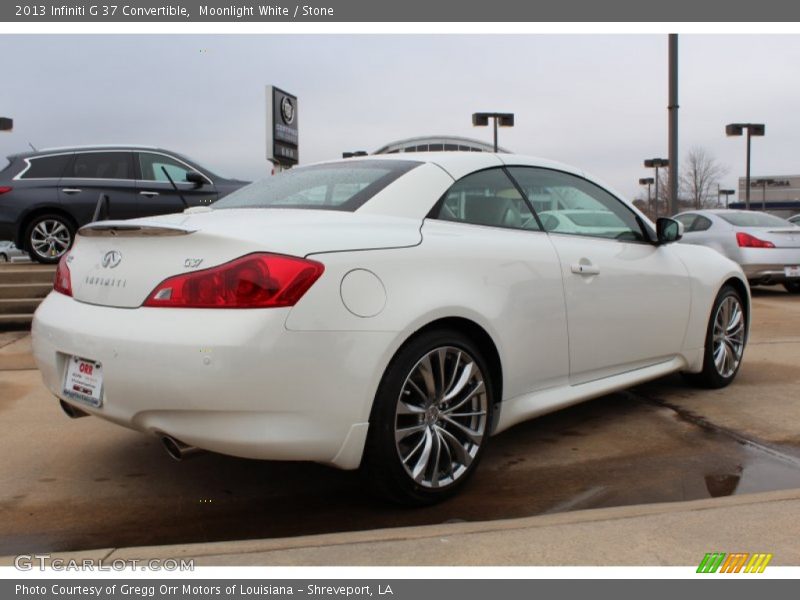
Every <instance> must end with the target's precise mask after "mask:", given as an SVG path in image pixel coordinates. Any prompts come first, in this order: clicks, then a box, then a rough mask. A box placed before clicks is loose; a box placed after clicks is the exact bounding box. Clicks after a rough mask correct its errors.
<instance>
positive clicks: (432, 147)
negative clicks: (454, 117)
mask: <svg viewBox="0 0 800 600" xmlns="http://www.w3.org/2000/svg"><path fill="white" fill-rule="evenodd" d="M497 150H498V152H503V153H505V154H508V153H509V151H508V150H506V149H505V148H498V149H497ZM459 151H460V152H494V146H493V145H492V144H490V143H486V142H482V141H480V140H473V139H471V138H465V137H459V136H454V135H428V136H421V137H413V138H408V139H405V140H398V141H396V142H392V143H390V144H386V145H385V146H383V147H382V148H380V149H378V150H376V151H375V152H374V153H373V154H398V153H403V152H459Z"/></svg>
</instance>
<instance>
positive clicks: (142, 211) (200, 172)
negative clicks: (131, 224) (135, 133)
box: [0, 146, 247, 263]
mask: <svg viewBox="0 0 800 600" xmlns="http://www.w3.org/2000/svg"><path fill="white" fill-rule="evenodd" d="M8 160H9V164H8V166H6V167H5V168H4V169H3V170H2V171H0V239H9V240H13V241H14V243H15V244H16V246H17V247H18V248H20V249H23V250H25V251H27V252H28V253H29V254H30V256H31V258H32V259H33V260H35V261H38V262H41V263H55V262H58V260H59V259H60V258H61V256H63V255H64V254H65V253H66V252H67V250H69V248H70V247H71V246H72V242H73V240H74V239H75V231H76V230H77V229H78V227H80V226H81V225H85V224H86V223H88V222H89V221H91V220H92V217H93V216H94V213H95V208H96V207H97V203H98V199H99V197H100V196H101V195H102V194H105V195H106V196H107V197H108V202H107V203H106V205H105V209H106V210H105V211H104V216H105V217H107V218H109V219H131V218H134V217H146V216H153V215H161V214H168V213H175V212H181V211H183V210H184V208H185V207H186V205H188V206H200V205H204V204H211V203H212V202H215V201H216V200H218V199H219V198H221V197H223V196H225V195H226V194H229V193H231V192H232V191H234V190H237V189H239V188H240V187H242V186H244V185H246V184H247V182H246V181H239V180H235V179H226V178H224V177H220V176H219V175H216V174H215V173H213V172H211V171H209V170H208V169H206V168H204V167H201V166H200V165H198V164H197V163H196V162H195V161H193V160H191V159H188V158H186V157H185V156H182V155H180V154H178V153H176V152H171V151H168V150H162V149H160V148H150V147H143V146H91V147H80V148H58V149H50V150H40V151H38V152H25V153H20V154H14V155H12V156H9V157H8ZM170 179H172V182H171V181H170ZM173 183H174V185H173ZM176 188H177V190H176ZM184 201H185V203H186V204H184Z"/></svg>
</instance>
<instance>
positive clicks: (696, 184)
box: [680, 146, 728, 209]
mask: <svg viewBox="0 0 800 600" xmlns="http://www.w3.org/2000/svg"><path fill="white" fill-rule="evenodd" d="M683 164H684V165H686V166H685V169H684V170H683V173H682V174H681V178H680V184H681V187H682V188H683V194H684V195H685V196H686V197H687V199H688V200H689V201H690V202H691V203H692V206H694V208H695V209H701V208H707V207H711V206H716V205H717V204H718V202H719V196H718V195H717V186H718V183H719V180H720V178H722V177H723V176H724V175H725V174H726V173H727V172H728V169H727V168H725V167H724V166H723V165H721V164H720V163H718V162H717V159H716V158H714V157H713V156H712V155H711V154H709V153H708V152H707V151H706V150H705V149H704V148H700V147H697V146H696V147H694V148H692V149H691V150H689V153H688V154H687V155H686V158H685V159H684V161H683Z"/></svg>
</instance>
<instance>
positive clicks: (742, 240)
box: [736, 231, 775, 248]
mask: <svg viewBox="0 0 800 600" xmlns="http://www.w3.org/2000/svg"><path fill="white" fill-rule="evenodd" d="M736 243H737V244H739V247H740V248H774V247H775V244H773V243H772V242H767V241H765V240H760V239H758V238H757V237H755V236H752V235H750V234H749V233H745V232H744V231H737V232H736Z"/></svg>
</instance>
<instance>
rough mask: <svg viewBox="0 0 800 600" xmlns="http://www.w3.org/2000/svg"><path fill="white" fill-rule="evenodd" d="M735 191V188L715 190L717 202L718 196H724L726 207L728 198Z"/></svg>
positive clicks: (726, 206)
mask: <svg viewBox="0 0 800 600" xmlns="http://www.w3.org/2000/svg"><path fill="white" fill-rule="evenodd" d="M735 193H736V190H717V202H719V197H720V196H725V208H728V198H729V197H730V196H733V195H734V194H735Z"/></svg>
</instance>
